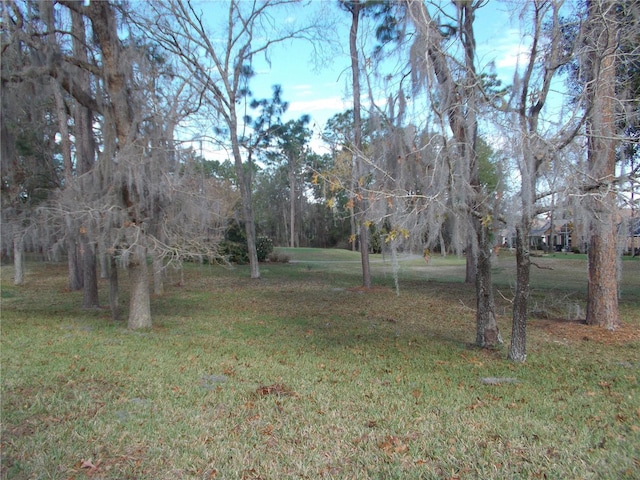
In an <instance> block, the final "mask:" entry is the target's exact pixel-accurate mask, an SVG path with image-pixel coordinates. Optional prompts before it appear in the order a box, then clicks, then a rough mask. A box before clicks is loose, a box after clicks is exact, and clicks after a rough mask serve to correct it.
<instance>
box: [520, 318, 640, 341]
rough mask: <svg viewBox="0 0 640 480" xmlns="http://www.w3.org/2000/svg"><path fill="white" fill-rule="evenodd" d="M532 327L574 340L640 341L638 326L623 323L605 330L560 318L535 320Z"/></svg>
mask: <svg viewBox="0 0 640 480" xmlns="http://www.w3.org/2000/svg"><path fill="white" fill-rule="evenodd" d="M530 325H531V326H532V327H534V328H536V327H537V328H541V329H543V330H544V331H546V332H547V333H550V334H551V335H552V336H554V337H562V338H563V339H564V340H569V341H574V342H584V341H592V342H596V343H601V344H603V345H625V344H628V343H632V342H638V341H640V328H638V327H637V326H636V325H629V324H623V325H621V326H620V327H619V328H617V329H616V330H613V331H611V330H607V329H606V328H603V327H599V326H597V325H587V324H586V323H584V322H582V321H568V320H562V319H555V320H554V319H550V320H540V321H538V320H536V321H532V322H530Z"/></svg>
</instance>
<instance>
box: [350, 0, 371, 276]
mask: <svg viewBox="0 0 640 480" xmlns="http://www.w3.org/2000/svg"><path fill="white" fill-rule="evenodd" d="M350 8H351V30H350V32H349V52H350V54H351V76H352V81H353V144H354V145H353V146H354V149H355V152H353V155H354V165H353V169H354V175H353V176H354V179H353V180H354V181H353V187H354V192H355V196H356V198H355V214H356V217H357V218H358V230H359V237H360V242H359V243H360V260H361V263H362V286H363V287H365V288H370V287H371V268H370V266H369V227H368V226H367V224H366V219H365V212H366V210H367V204H366V198H365V195H364V192H363V188H362V182H363V179H364V172H363V171H362V170H363V168H362V167H363V160H362V119H361V117H360V65H359V64H360V62H359V58H358V45H357V40H358V24H359V23H360V12H361V11H362V8H363V5H362V4H361V3H360V2H354V3H352V4H351V7H350Z"/></svg>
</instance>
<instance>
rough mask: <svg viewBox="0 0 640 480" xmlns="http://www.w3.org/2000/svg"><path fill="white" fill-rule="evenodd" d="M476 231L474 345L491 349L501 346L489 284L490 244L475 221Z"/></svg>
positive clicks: (491, 290)
mask: <svg viewBox="0 0 640 480" xmlns="http://www.w3.org/2000/svg"><path fill="white" fill-rule="evenodd" d="M475 223H476V225H475V226H476V228H477V229H478V261H477V274H476V303H477V312H476V325H477V335H476V344H477V345H478V346H479V347H483V348H491V347H496V346H498V345H500V344H502V337H501V336H500V329H499V328H498V322H497V320H496V315H495V300H494V297H493V286H492V283H491V243H490V241H489V240H490V236H489V232H488V231H487V229H486V228H485V227H484V226H483V225H482V224H481V222H480V221H476V222H475Z"/></svg>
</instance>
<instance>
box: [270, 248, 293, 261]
mask: <svg viewBox="0 0 640 480" xmlns="http://www.w3.org/2000/svg"><path fill="white" fill-rule="evenodd" d="M268 258H269V261H270V262H274V263H289V261H290V260H291V257H289V255H287V254H286V253H284V252H277V251H274V252H272V253H271V254H270V255H269V257H268Z"/></svg>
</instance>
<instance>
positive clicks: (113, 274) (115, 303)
mask: <svg viewBox="0 0 640 480" xmlns="http://www.w3.org/2000/svg"><path fill="white" fill-rule="evenodd" d="M109 258H110V260H111V261H110V268H109V308H110V309H111V319H112V320H114V321H116V320H120V305H119V303H120V298H119V297H120V291H119V289H118V262H117V261H116V256H115V255H110V256H109Z"/></svg>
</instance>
